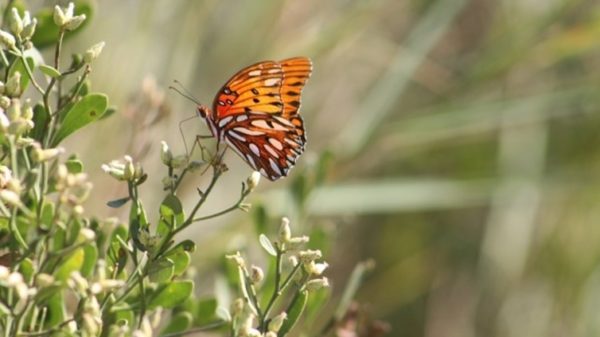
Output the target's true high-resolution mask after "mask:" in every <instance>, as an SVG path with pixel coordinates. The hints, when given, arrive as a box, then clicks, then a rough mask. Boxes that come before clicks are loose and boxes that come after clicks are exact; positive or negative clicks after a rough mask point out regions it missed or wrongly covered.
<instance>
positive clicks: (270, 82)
mask: <svg viewBox="0 0 600 337" xmlns="http://www.w3.org/2000/svg"><path fill="white" fill-rule="evenodd" d="M280 81H281V79H279V78H269V79H267V80H265V82H264V83H265V86H267V87H270V86H273V85H275V84H277V83H279V82H280Z"/></svg>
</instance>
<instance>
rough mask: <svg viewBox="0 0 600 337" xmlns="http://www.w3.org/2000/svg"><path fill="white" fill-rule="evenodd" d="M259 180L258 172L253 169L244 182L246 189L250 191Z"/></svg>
mask: <svg viewBox="0 0 600 337" xmlns="http://www.w3.org/2000/svg"><path fill="white" fill-rule="evenodd" d="M259 182H260V172H258V171H254V172H252V174H251V175H250V176H249V177H248V179H246V184H247V185H248V191H249V192H252V191H253V190H254V189H255V188H256V186H258V183H259Z"/></svg>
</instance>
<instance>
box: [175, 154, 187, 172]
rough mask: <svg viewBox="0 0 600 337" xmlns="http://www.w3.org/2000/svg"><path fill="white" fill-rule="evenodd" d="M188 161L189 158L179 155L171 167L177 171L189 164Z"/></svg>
mask: <svg viewBox="0 0 600 337" xmlns="http://www.w3.org/2000/svg"><path fill="white" fill-rule="evenodd" d="M187 161H188V157H187V156H186V155H179V156H176V157H175V158H173V160H171V166H172V167H173V168H176V169H178V168H182V167H183V166H185V165H186V164H187Z"/></svg>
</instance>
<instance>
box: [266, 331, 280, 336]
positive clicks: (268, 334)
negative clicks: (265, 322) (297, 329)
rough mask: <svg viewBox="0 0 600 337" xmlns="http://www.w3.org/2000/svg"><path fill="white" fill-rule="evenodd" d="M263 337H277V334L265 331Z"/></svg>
mask: <svg viewBox="0 0 600 337" xmlns="http://www.w3.org/2000/svg"><path fill="white" fill-rule="evenodd" d="M265 337H277V332H273V331H267V332H266V333H265Z"/></svg>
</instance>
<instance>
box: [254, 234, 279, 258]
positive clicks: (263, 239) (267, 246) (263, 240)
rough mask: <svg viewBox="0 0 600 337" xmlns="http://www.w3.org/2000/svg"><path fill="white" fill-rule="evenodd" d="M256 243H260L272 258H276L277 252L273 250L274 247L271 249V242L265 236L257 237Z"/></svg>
mask: <svg viewBox="0 0 600 337" xmlns="http://www.w3.org/2000/svg"><path fill="white" fill-rule="evenodd" d="M258 241H260V245H261V246H262V247H263V248H264V249H265V250H266V251H267V253H269V254H270V255H273V256H277V251H276V250H275V247H273V244H272V243H271V240H269V238H268V237H267V236H266V235H264V234H261V235H260V236H259V237H258Z"/></svg>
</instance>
